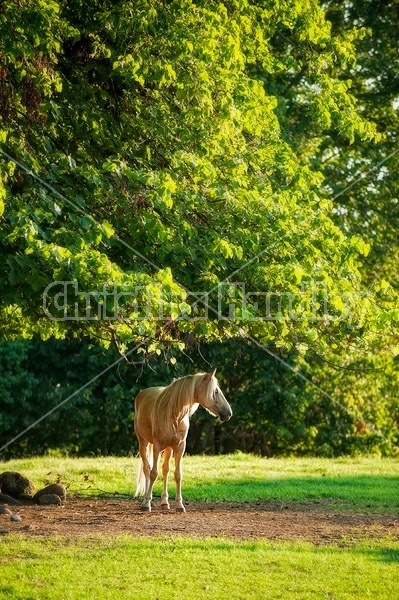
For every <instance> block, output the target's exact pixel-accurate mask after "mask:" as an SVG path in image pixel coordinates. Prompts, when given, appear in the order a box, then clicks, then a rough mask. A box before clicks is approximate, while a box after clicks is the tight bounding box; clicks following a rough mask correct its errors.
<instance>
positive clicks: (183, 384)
mask: <svg viewBox="0 0 399 600" xmlns="http://www.w3.org/2000/svg"><path fill="white" fill-rule="evenodd" d="M204 375H206V373H196V374H195V375H187V376H186V377H180V378H179V379H175V380H174V381H172V383H171V384H169V385H168V386H167V387H166V388H165V389H164V390H162V392H161V393H160V394H159V396H158V398H157V399H156V401H155V406H154V416H156V421H157V423H158V424H159V427H158V428H159V429H161V428H164V427H165V426H167V424H169V425H170V423H173V424H174V425H175V423H176V422H177V421H179V420H181V419H183V418H184V417H185V416H186V415H187V414H191V413H192V412H194V411H192V410H191V409H192V407H193V405H194V404H195V403H196V402H195V400H194V398H195V386H196V385H197V383H198V381H199V380H200V379H201V378H203V377H204ZM207 391H208V389H207Z"/></svg>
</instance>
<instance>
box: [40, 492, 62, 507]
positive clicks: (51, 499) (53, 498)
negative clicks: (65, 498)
mask: <svg viewBox="0 0 399 600" xmlns="http://www.w3.org/2000/svg"><path fill="white" fill-rule="evenodd" d="M37 503H38V504H41V505H43V506H46V505H48V504H56V505H57V506H61V498H60V497H59V496H57V494H43V495H42V496H39V498H38V500H37Z"/></svg>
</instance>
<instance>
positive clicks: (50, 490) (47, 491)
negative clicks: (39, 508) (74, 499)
mask: <svg viewBox="0 0 399 600" xmlns="http://www.w3.org/2000/svg"><path fill="white" fill-rule="evenodd" d="M52 494H53V495H54V494H56V495H57V496H58V497H59V499H60V500H61V501H65V500H66V495H67V490H66V487H65V486H64V485H62V484H61V483H51V484H50V485H48V486H46V487H45V488H43V489H42V490H39V491H38V492H36V494H35V495H34V496H33V500H34V501H35V502H37V503H38V504H41V502H39V499H40V497H41V496H47V495H52Z"/></svg>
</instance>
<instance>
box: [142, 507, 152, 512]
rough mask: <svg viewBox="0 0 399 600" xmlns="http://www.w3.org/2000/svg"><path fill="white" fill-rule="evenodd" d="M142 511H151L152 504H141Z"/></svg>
mask: <svg viewBox="0 0 399 600" xmlns="http://www.w3.org/2000/svg"><path fill="white" fill-rule="evenodd" d="M140 510H141V512H151V506H140Z"/></svg>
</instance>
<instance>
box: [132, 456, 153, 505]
mask: <svg viewBox="0 0 399 600" xmlns="http://www.w3.org/2000/svg"><path fill="white" fill-rule="evenodd" d="M147 460H148V462H149V464H150V469H151V468H152V444H149V445H148V447H147ZM145 484H146V481H145V473H144V463H143V459H142V458H141V456H140V462H139V469H138V471H137V487H136V491H135V493H134V496H135V498H137V497H138V496H144V494H145Z"/></svg>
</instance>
